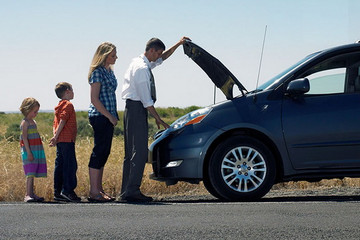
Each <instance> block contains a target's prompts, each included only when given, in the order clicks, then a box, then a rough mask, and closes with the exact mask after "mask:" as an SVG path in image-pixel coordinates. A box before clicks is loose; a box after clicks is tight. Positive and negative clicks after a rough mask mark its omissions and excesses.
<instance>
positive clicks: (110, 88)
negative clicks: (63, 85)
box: [89, 67, 119, 119]
mask: <svg viewBox="0 0 360 240" xmlns="http://www.w3.org/2000/svg"><path fill="white" fill-rule="evenodd" d="M96 82H99V83H100V84H101V87H100V94H99V100H100V102H101V103H102V104H103V105H104V107H105V108H106V110H108V111H109V113H111V115H113V116H114V117H116V118H117V119H119V116H118V113H117V108H116V95H115V90H116V88H117V80H116V77H115V75H114V72H113V71H112V70H110V71H108V70H106V68H104V67H98V68H96V69H95V70H94V71H93V72H92V74H91V77H90V80H89V83H90V85H91V84H93V83H96ZM101 115H102V114H101V113H100V112H99V111H98V110H97V109H96V108H95V107H94V105H93V104H90V107H89V117H94V116H101Z"/></svg>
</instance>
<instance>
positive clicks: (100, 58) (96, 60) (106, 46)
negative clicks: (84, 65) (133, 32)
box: [88, 42, 116, 80]
mask: <svg viewBox="0 0 360 240" xmlns="http://www.w3.org/2000/svg"><path fill="white" fill-rule="evenodd" d="M114 49H116V47H115V45H114V44H112V43H110V42H104V43H102V44H100V46H99V47H98V48H97V49H96V52H95V54H94V57H93V59H92V62H91V65H90V70H89V74H88V80H90V77H91V74H92V72H93V71H94V70H95V69H96V68H97V67H99V66H104V65H105V60H106V58H107V56H109V54H110V53H111V52H112V51H113V50H114Z"/></svg>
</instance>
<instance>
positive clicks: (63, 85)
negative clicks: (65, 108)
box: [55, 82, 72, 99]
mask: <svg viewBox="0 0 360 240" xmlns="http://www.w3.org/2000/svg"><path fill="white" fill-rule="evenodd" d="M66 90H72V86H71V84H70V83H67V82H60V83H58V84H56V86H55V93H56V96H57V97H58V98H60V99H62V97H63V96H64V94H65V92H66Z"/></svg>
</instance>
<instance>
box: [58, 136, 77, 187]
mask: <svg viewBox="0 0 360 240" xmlns="http://www.w3.org/2000/svg"><path fill="white" fill-rule="evenodd" d="M76 170H77V162H76V155H75V143H73V142H59V143H57V144H56V159H55V169H54V193H55V194H60V193H61V192H63V193H66V194H70V193H74V189H75V188H76V186H77V179H76Z"/></svg>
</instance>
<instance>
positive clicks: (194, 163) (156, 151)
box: [148, 124, 216, 185]
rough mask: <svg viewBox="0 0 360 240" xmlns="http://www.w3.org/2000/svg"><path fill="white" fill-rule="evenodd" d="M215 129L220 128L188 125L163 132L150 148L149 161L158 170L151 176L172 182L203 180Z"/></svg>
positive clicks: (168, 182) (154, 169)
mask: <svg viewBox="0 0 360 240" xmlns="http://www.w3.org/2000/svg"><path fill="white" fill-rule="evenodd" d="M199 125H200V124H199ZM195 128H196V129H195ZM214 132H216V129H215V128H212V127H206V128H202V127H201V126H196V127H194V126H187V127H185V128H184V129H181V130H178V131H175V132H170V131H169V130H166V131H164V132H162V133H161V134H159V135H160V136H157V138H156V140H155V141H154V142H153V143H152V144H151V145H150V147H149V159H148V160H149V162H150V163H151V164H152V167H153V171H154V173H153V174H152V175H151V178H152V179H154V180H158V181H165V182H167V184H169V185H171V184H174V183H176V182H177V181H188V182H198V181H199V180H201V179H202V177H203V167H202V166H203V160H204V156H205V154H206V151H207V148H208V144H209V142H210V141H209V140H210V139H211V137H212V136H213V135H214Z"/></svg>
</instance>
